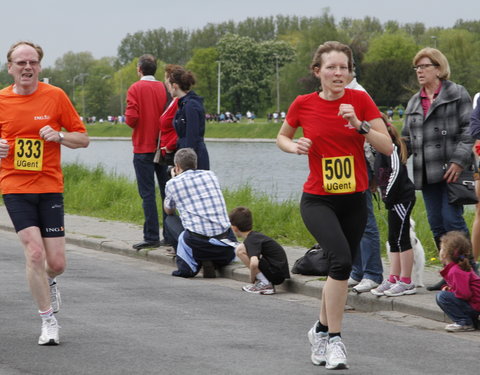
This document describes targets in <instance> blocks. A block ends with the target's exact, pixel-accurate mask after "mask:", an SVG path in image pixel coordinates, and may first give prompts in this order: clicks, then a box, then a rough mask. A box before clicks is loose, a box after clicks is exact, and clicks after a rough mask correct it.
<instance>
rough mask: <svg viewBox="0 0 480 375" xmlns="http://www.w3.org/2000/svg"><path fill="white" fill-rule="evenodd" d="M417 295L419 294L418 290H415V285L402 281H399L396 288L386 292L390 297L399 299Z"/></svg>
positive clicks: (393, 287)
mask: <svg viewBox="0 0 480 375" xmlns="http://www.w3.org/2000/svg"><path fill="white" fill-rule="evenodd" d="M415 293H417V288H415V284H414V283H410V284H405V283H404V282H402V281H397V282H396V283H395V285H394V286H392V287H391V288H390V289H388V290H386V291H385V292H384V294H385V295H386V296H388V297H398V296H403V295H407V294H415Z"/></svg>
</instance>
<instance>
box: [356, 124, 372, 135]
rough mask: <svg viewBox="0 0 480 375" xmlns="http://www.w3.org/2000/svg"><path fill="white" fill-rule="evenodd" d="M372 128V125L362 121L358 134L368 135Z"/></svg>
mask: <svg viewBox="0 0 480 375" xmlns="http://www.w3.org/2000/svg"><path fill="white" fill-rule="evenodd" d="M371 127H372V125H371V124H370V123H369V122H367V121H362V123H361V124H360V128H358V129H357V132H359V133H360V134H368V132H369V131H370V128H371Z"/></svg>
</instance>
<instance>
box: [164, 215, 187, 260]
mask: <svg viewBox="0 0 480 375" xmlns="http://www.w3.org/2000/svg"><path fill="white" fill-rule="evenodd" d="M163 230H164V236H165V240H166V241H167V242H168V243H169V244H171V245H172V246H173V248H174V249H175V251H176V250H177V246H178V237H179V236H180V234H181V233H182V232H183V231H184V228H183V224H182V220H181V219H180V217H179V216H177V215H167V216H166V217H165V219H164V220H163Z"/></svg>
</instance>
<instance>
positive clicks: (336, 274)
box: [300, 193, 367, 280]
mask: <svg viewBox="0 0 480 375" xmlns="http://www.w3.org/2000/svg"><path fill="white" fill-rule="evenodd" d="M366 202H367V201H366V197H365V194H364V193H354V194H342V195H314V194H308V193H303V195H302V199H301V201H300V213H301V215H302V218H303V222H304V223H305V226H306V227H307V229H308V231H309V232H310V233H311V234H312V235H313V237H315V239H316V240H317V242H318V243H319V244H320V246H321V247H322V248H323V249H324V250H325V251H326V253H327V255H328V258H329V260H330V270H329V273H328V276H330V277H331V278H332V279H335V280H347V279H348V278H349V276H350V272H351V270H352V263H353V259H354V258H355V253H356V250H357V247H358V245H359V244H360V240H361V239H362V236H363V232H364V230H365V225H366V223H367V203H366Z"/></svg>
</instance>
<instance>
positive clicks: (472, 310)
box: [436, 231, 480, 332]
mask: <svg viewBox="0 0 480 375" xmlns="http://www.w3.org/2000/svg"><path fill="white" fill-rule="evenodd" d="M471 252H472V245H471V243H470V240H469V239H468V238H467V237H466V236H465V233H463V232H458V231H452V232H448V233H447V234H445V235H444V236H442V238H441V242H440V260H441V262H442V263H443V265H444V266H445V267H444V268H443V269H442V270H441V271H440V274H441V275H442V276H443V278H444V279H445V282H446V285H445V286H444V287H443V288H442V291H441V292H439V293H438V294H437V296H436V300H437V304H438V306H440V308H441V309H442V310H443V311H444V312H445V314H447V315H448V317H449V318H450V319H451V320H452V321H453V323H452V324H447V325H446V326H445V330H446V331H448V332H465V331H474V330H475V328H478V317H479V315H480V277H479V276H478V275H477V274H476V273H475V272H474V271H473V270H472V266H471V264H470V261H469V259H468V258H469V256H470V254H471Z"/></svg>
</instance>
